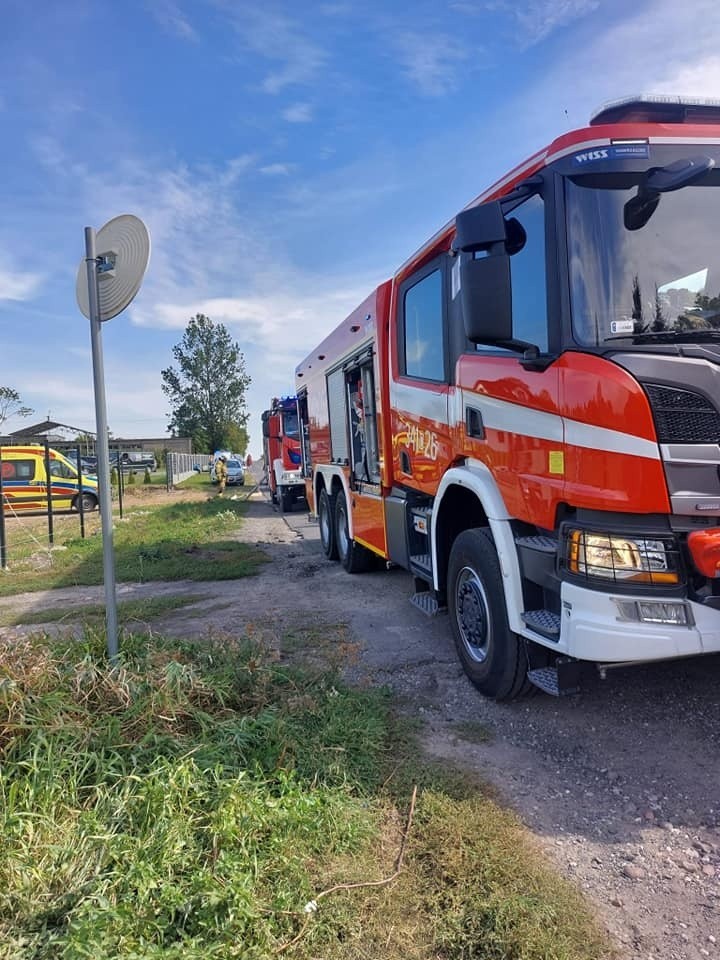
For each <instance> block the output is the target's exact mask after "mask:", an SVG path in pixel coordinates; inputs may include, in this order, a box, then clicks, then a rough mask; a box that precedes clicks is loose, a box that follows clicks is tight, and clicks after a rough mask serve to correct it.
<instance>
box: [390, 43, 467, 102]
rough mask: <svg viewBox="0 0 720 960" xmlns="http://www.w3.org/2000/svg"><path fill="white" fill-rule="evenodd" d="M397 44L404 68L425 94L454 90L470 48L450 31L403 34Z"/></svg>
mask: <svg viewBox="0 0 720 960" xmlns="http://www.w3.org/2000/svg"><path fill="white" fill-rule="evenodd" d="M395 45H396V47H397V48H398V58H399V62H400V66H401V69H402V71H403V73H404V74H405V76H406V77H407V78H408V79H409V80H410V82H411V83H412V84H413V85H414V86H415V87H417V89H418V90H419V91H420V93H422V94H424V95H425V96H430V97H437V96H442V95H443V94H446V93H450V92H452V91H453V90H454V89H455V88H456V86H457V84H458V73H459V71H460V69H461V68H462V64H463V62H464V61H465V60H467V59H468V56H469V51H468V50H467V49H466V48H465V47H464V46H463V44H462V43H461V42H460V41H459V40H457V39H456V38H455V37H451V36H448V35H447V34H432V35H430V34H425V33H404V34H400V35H399V36H398V37H397V38H396V40H395Z"/></svg>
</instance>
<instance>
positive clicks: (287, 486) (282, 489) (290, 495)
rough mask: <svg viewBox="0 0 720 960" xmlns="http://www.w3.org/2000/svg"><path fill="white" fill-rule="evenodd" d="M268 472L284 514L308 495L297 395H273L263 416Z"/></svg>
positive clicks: (273, 491)
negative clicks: (299, 431)
mask: <svg viewBox="0 0 720 960" xmlns="http://www.w3.org/2000/svg"><path fill="white" fill-rule="evenodd" d="M262 429H263V455H264V458H265V472H266V475H267V483H268V486H269V487H270V495H271V497H272V501H273V503H277V504H279V505H280V509H281V510H282V512H283V513H286V512H289V511H290V510H292V508H293V504H294V503H295V501H296V500H300V499H303V498H304V497H305V481H304V480H303V474H302V469H301V463H300V461H301V457H300V440H299V433H298V415H297V401H296V399H295V397H280V398H277V397H276V398H274V399H273V400H272V402H271V404H270V409H269V410H266V411H265V412H264V413H263V415H262Z"/></svg>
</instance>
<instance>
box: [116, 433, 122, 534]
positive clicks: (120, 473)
mask: <svg viewBox="0 0 720 960" xmlns="http://www.w3.org/2000/svg"><path fill="white" fill-rule="evenodd" d="M117 478H118V507H119V509H120V519H121V520H122V518H123V471H122V461H121V458H120V447H118V448H117Z"/></svg>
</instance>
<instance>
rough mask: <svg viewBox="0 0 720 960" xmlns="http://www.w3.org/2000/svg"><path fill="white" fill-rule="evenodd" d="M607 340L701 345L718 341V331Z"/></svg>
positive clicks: (622, 336)
mask: <svg viewBox="0 0 720 960" xmlns="http://www.w3.org/2000/svg"><path fill="white" fill-rule="evenodd" d="M608 340H632V341H633V343H643V342H644V341H648V340H651V341H655V342H656V343H702V342H703V341H711V340H720V330H649V331H647V332H645V333H619V334H616V335H614V336H612V337H605V338H604V339H603V343H607V342H608Z"/></svg>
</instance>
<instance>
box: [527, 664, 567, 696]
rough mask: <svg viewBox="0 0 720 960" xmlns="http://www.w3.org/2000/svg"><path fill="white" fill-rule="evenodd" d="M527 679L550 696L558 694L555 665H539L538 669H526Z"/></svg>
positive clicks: (558, 685)
mask: <svg viewBox="0 0 720 960" xmlns="http://www.w3.org/2000/svg"><path fill="white" fill-rule="evenodd" d="M528 680H529V681H530V683H532V684H534V686H536V687H537V688H538V689H539V690H542V691H543V692H544V693H549V694H550V696H551V697H559V696H560V683H559V681H558V672H557V669H556V668H555V667H540V668H539V669H538V670H528Z"/></svg>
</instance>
